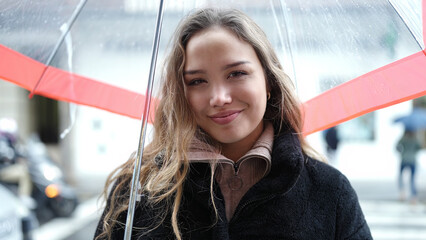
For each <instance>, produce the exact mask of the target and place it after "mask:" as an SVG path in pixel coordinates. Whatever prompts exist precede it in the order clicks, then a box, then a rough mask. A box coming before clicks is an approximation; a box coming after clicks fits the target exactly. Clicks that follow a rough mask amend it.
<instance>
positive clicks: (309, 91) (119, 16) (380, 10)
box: [0, 0, 426, 134]
mask: <svg viewBox="0 0 426 240" xmlns="http://www.w3.org/2000/svg"><path fill="white" fill-rule="evenodd" d="M423 3H424V0H423ZM421 4H422V1H421V0H414V1H397V0H395V1H385V0H380V1H372V0H362V1H355V0H339V1H329V0H325V1H321V2H318V1H314V0H308V1H277V0H270V1H261V2H259V1H251V0H246V1H214V2H212V1H207V0H205V1H183V2H175V1H167V2H166V3H165V14H164V22H165V24H164V27H163V37H162V38H161V41H160V42H161V46H160V55H159V57H160V62H161V57H163V56H164V54H163V53H164V52H165V51H166V45H167V43H168V39H169V38H170V36H171V34H172V32H173V29H174V27H175V26H176V24H177V22H178V20H179V19H180V18H182V17H183V16H184V15H186V14H187V13H188V12H189V11H191V9H193V8H195V7H205V6H227V7H234V8H238V9H241V10H243V11H244V12H246V13H248V14H249V15H250V16H251V17H253V18H254V19H255V20H256V21H257V22H258V23H259V24H260V25H261V27H262V28H263V29H264V30H265V32H266V33H267V35H268V37H269V38H270V39H271V41H272V43H273V45H274V46H275V48H276V50H277V52H278V54H279V56H280V58H281V60H282V62H283V65H284V68H285V70H286V71H287V72H288V74H289V75H290V77H291V78H292V79H293V80H294V81H295V85H296V87H297V90H298V94H299V96H300V98H301V99H302V100H303V101H304V102H305V104H304V110H305V119H306V120H305V127H304V132H305V134H309V133H313V132H316V131H319V130H323V129H326V128H328V127H330V126H332V125H336V124H338V123H340V122H343V121H346V120H349V119H351V118H354V117H357V116H360V115H362V114H365V113H367V112H370V111H374V110H376V109H379V108H383V107H386V106H389V105H392V104H395V103H398V102H401V101H405V100H409V99H413V98H416V97H420V96H423V95H425V92H426V91H425V89H426V86H425V85H426V81H424V79H426V73H425V71H426V70H425V68H424V65H425V62H426V60H425V54H424V52H423V51H422V49H424V40H423V37H422V29H423V28H424V27H425V26H424V24H422V19H421V18H422V14H421V11H422V5H421ZM423 5H424V4H423ZM424 8H425V6H423V11H424ZM157 9H158V3H156V2H152V1H132V0H125V1H114V0H108V1H87V3H86V1H83V0H82V1H76V0H71V1H65V2H64V1H58V0H50V1H42V2H39V1H14V0H13V1H12V0H4V1H2V2H1V3H0V11H1V14H0V17H1V24H2V28H1V29H0V31H1V34H0V36H1V37H0V56H1V57H0V78H2V79H4V80H7V81H11V82H13V83H16V84H18V85H20V86H22V87H24V88H26V89H28V90H29V91H31V93H32V94H39V95H44V96H47V97H51V98H54V99H59V100H65V101H69V102H74V103H79V104H84V105H89V106H94V107H97V108H101V109H105V110H108V111H111V112H115V113H119V114H123V115H127V116H130V117H133V118H141V115H142V112H143V106H144V103H145V97H144V94H145V91H146V82H147V79H148V70H149V64H150V59H151V58H150V50H151V45H152V40H153V36H154V30H155V15H156V13H157ZM424 15H425V14H423V16H424ZM422 26H423V28H422ZM61 29H62V30H61ZM67 29H70V30H69V31H67ZM64 32H65V33H67V34H63V33H64ZM62 35H63V36H66V37H64V38H63V41H60V40H61V39H62V38H61V36H62ZM58 43H59V44H58ZM56 45H59V46H58V48H57V49H55V46H56ZM53 52H55V54H52V53H53ZM51 56H53V58H51V60H49V58H50V57H51Z"/></svg>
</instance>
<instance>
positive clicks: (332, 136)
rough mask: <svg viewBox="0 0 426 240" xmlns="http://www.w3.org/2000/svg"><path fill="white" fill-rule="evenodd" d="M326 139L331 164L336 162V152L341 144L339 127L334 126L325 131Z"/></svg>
mask: <svg viewBox="0 0 426 240" xmlns="http://www.w3.org/2000/svg"><path fill="white" fill-rule="evenodd" d="M324 139H325V143H326V148H327V157H328V159H329V160H330V162H333V161H335V160H336V152H337V148H338V146H339V142H340V139H339V134H338V132H337V127H336V126H333V127H331V128H329V129H327V130H325V133H324Z"/></svg>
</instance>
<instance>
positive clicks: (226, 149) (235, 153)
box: [221, 121, 263, 162]
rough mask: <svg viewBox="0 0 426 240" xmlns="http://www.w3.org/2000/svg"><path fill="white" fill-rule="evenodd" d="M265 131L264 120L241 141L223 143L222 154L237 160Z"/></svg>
mask: <svg viewBox="0 0 426 240" xmlns="http://www.w3.org/2000/svg"><path fill="white" fill-rule="evenodd" d="M262 132H263V121H261V122H260V123H259V125H258V126H257V127H256V128H255V129H254V130H253V132H251V133H250V134H249V135H248V136H247V137H245V138H244V139H241V140H240V141H237V142H233V143H222V144H221V146H222V155H223V156H225V157H227V158H229V159H231V160H232V161H234V162H237V161H238V160H239V159H240V158H241V157H242V156H244V155H245V154H246V153H247V152H248V151H249V150H250V149H252V147H253V145H254V143H255V142H256V141H257V139H258V138H259V137H260V135H262Z"/></svg>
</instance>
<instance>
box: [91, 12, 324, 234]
mask: <svg viewBox="0 0 426 240" xmlns="http://www.w3.org/2000/svg"><path fill="white" fill-rule="evenodd" d="M213 26H219V27H223V28H226V29H228V30H231V31H232V32H233V33H234V34H235V35H236V36H237V37H238V38H240V39H242V40H243V41H245V42H247V43H249V44H250V45H251V46H252V47H253V49H254V50H255V52H256V54H257V57H258V58H259V60H260V62H261V65H262V67H263V69H264V72H265V76H266V79H267V86H268V88H269V89H270V93H271V98H270V100H269V101H268V105H267V107H266V112H265V116H264V119H267V120H268V121H271V122H272V123H273V125H274V128H275V131H276V134H279V133H280V132H281V131H282V130H291V131H292V132H293V133H295V134H298V136H299V140H300V142H301V144H302V149H303V151H304V153H305V154H308V155H311V156H312V155H316V154H315V152H314V151H313V149H312V148H310V147H309V145H308V144H307V143H306V141H305V140H304V138H303V135H302V134H301V131H302V126H303V122H302V112H301V104H300V102H299V100H298V98H297V97H296V95H295V93H294V89H293V83H292V82H291V80H290V78H289V77H288V76H287V75H286V74H285V72H284V70H283V68H282V66H281V64H280V63H279V60H278V57H277V55H276V54H275V51H274V50H273V48H272V46H271V44H270V42H269V40H268V39H267V37H266V35H265V33H264V32H263V30H262V29H261V28H260V27H259V26H258V25H257V24H256V23H255V22H254V21H253V20H252V19H251V18H249V17H248V16H247V15H245V14H244V13H242V12H240V11H238V10H234V9H215V8H207V9H200V10H197V11H195V12H193V13H192V14H190V15H188V16H187V17H186V18H184V19H183V20H181V22H180V24H179V26H178V27H177V29H176V31H175V33H174V38H173V39H172V42H171V49H170V53H169V55H168V57H167V58H166V64H165V68H164V70H163V74H162V87H161V93H160V94H161V96H160V97H161V99H160V102H159V105H158V107H157V109H156V112H155V122H154V129H155V130H154V137H153V140H152V142H151V143H150V144H149V145H148V146H147V147H146V149H145V150H144V153H143V160H142V167H141V173H140V184H141V189H142V191H143V192H144V193H147V194H146V195H147V196H149V197H148V201H149V202H151V203H154V204H155V203H159V202H161V201H165V202H167V203H169V204H168V207H167V208H166V209H164V214H161V217H160V222H159V223H158V225H159V224H161V223H162V221H164V218H165V216H166V212H167V211H170V212H171V223H172V228H173V232H174V234H175V237H176V238H177V239H181V232H180V229H179V225H178V220H177V216H178V211H179V206H180V204H181V200H182V194H183V193H182V192H183V183H184V181H185V177H186V175H187V173H188V171H189V160H188V157H187V150H188V149H189V146H190V143H191V141H192V140H193V138H194V136H195V135H196V134H197V124H196V121H195V118H194V115H193V113H192V112H191V110H190V106H189V104H188V102H187V99H186V98H185V94H184V78H183V72H184V66H185V49H186V45H187V43H188V41H189V40H190V39H191V37H192V36H194V35H195V34H196V33H198V32H200V31H202V30H204V29H207V28H210V27H213ZM159 159H160V161H161V163H159V161H158V160H159ZM134 162H135V158H134V157H131V158H130V159H129V160H128V161H127V162H126V163H124V164H123V165H121V166H120V167H119V168H117V169H116V170H115V171H114V172H113V173H111V174H110V176H109V177H108V180H107V182H106V186H105V189H104V196H105V197H107V196H108V195H107V193H108V189H109V187H110V186H111V185H112V184H113V183H114V182H115V187H114V188H113V189H112V190H111V193H110V195H109V201H108V202H107V206H106V210H105V214H104V221H103V229H102V233H101V234H100V235H99V236H98V238H97V239H110V238H111V231H113V229H114V226H115V225H116V224H120V223H118V221H117V219H118V218H119V216H120V214H123V213H124V212H125V211H126V210H127V207H128V203H129V199H128V197H127V196H129V194H130V193H129V191H130V189H129V187H128V186H129V183H130V180H131V178H132V172H133V171H132V169H133V166H134ZM212 178H213V176H212ZM211 191H212V190H211ZM121 224H122V223H121ZM158 225H157V226H158ZM153 228H155V226H153ZM148 231H149V230H148Z"/></svg>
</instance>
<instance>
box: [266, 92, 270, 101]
mask: <svg viewBox="0 0 426 240" xmlns="http://www.w3.org/2000/svg"><path fill="white" fill-rule="evenodd" d="M266 97H267V99H268V100H269V99H271V93H270V92H268V93H267V94H266Z"/></svg>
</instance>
